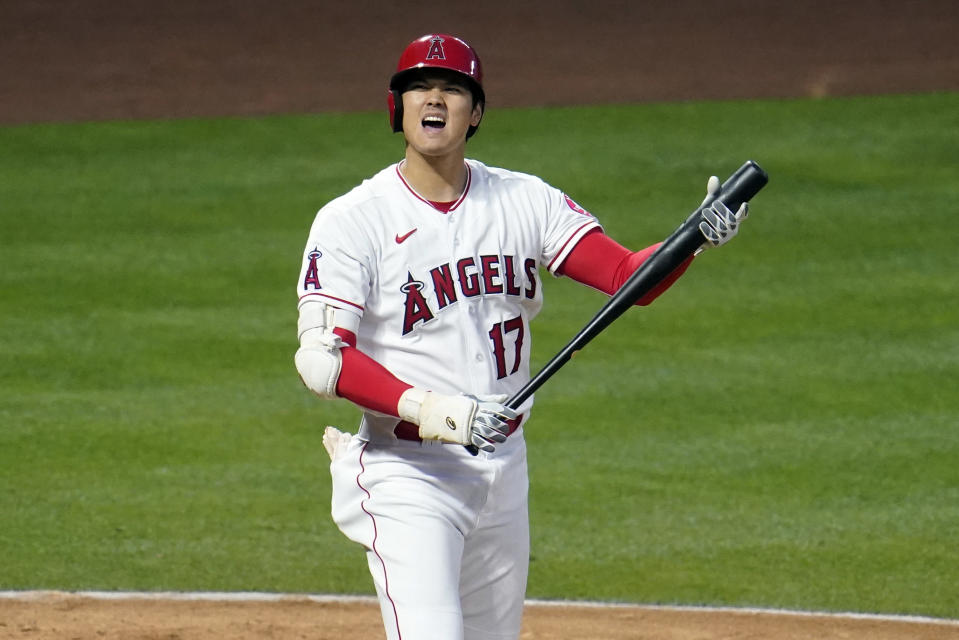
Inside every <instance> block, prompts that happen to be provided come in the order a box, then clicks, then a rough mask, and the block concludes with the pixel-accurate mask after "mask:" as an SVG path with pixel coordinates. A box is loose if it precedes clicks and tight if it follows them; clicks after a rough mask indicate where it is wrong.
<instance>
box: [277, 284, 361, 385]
mask: <svg viewBox="0 0 959 640" xmlns="http://www.w3.org/2000/svg"><path fill="white" fill-rule="evenodd" d="M338 323H339V324H338ZM358 325H359V317H358V316H357V315H356V314H353V313H350V312H348V311H343V310H342V309H336V308H334V307H331V306H329V305H327V304H325V303H323V302H320V301H318V300H307V301H305V302H303V303H301V304H300V317H299V320H298V321H297V329H298V331H297V333H298V337H299V339H300V348H299V349H298V350H297V352H296V355H295V356H293V361H294V363H295V364H296V370H297V372H299V374H300V379H301V380H302V381H303V384H305V385H306V387H307V388H308V389H309V390H310V391H312V392H313V393H315V394H316V395H318V396H320V397H321V398H335V397H336V383H337V381H338V380H339V379H340V370H341V369H342V368H343V356H342V355H341V354H340V349H341V348H342V346H343V340H342V339H341V338H340V337H339V336H338V335H336V334H335V333H333V328H334V327H336V326H341V327H343V328H345V329H348V330H350V331H352V332H353V333H355V332H356V329H357V327H358Z"/></svg>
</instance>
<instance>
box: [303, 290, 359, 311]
mask: <svg viewBox="0 0 959 640" xmlns="http://www.w3.org/2000/svg"><path fill="white" fill-rule="evenodd" d="M310 296H320V297H323V298H329V299H330V300H336V301H337V302H342V303H343V304H348V305H350V306H351V307H356V308H357V309H359V310H360V311H363V305H359V304H356V303H355V302H350V301H349V300H344V299H343V298H337V297H336V296H331V295H329V294H327V293H320V292H319V291H311V292H310V293H307V294H304V295H302V296H300V301H302V300H303V298H308V297H310Z"/></svg>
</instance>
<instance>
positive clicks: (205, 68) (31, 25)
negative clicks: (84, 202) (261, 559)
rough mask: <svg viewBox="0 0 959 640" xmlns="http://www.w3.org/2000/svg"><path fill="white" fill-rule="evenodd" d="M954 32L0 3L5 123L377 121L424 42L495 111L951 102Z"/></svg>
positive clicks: (649, 615)
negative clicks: (454, 64) (442, 50)
mask: <svg viewBox="0 0 959 640" xmlns="http://www.w3.org/2000/svg"><path fill="white" fill-rule="evenodd" d="M957 25H959V2H956V1H955V0H923V1H915V0H914V1H911V2H910V1H908V0H905V1H900V2H890V1H888V0H856V1H843V0H805V1H804V2H789V3H787V2H768V1H765V0H719V1H717V2H711V3H707V2H703V0H669V1H645V2H632V1H630V0H590V1H589V2H574V1H572V0H531V1H530V2H525V3H522V2H514V1H512V0H511V1H509V2H507V1H505V0H488V1H486V2H483V3H461V4H458V5H455V6H441V7H437V6H432V3H419V2H417V3H414V2H410V1H409V0H394V1H393V2H390V3H382V2H376V1H374V0H353V1H352V2H318V1H308V0H286V1H284V0H273V1H266V0H203V1H202V2H192V1H190V2H188V1H186V0H169V1H165V2H158V1H156V0H127V1H124V2H117V1H115V0H17V1H10V2H2V3H0V124H22V123H31V122H46V121H78V120H105V119H126V118H168V117H192V116H221V115H260V114H273V113H314V112H324V111H352V110H373V109H383V107H384V105H385V85H386V82H387V77H388V75H389V72H390V71H391V70H392V67H393V65H394V64H395V60H396V57H397V55H398V52H399V51H400V50H401V48H402V47H403V46H404V45H405V44H406V43H407V42H409V41H410V40H411V39H412V38H414V37H416V36H419V35H421V34H422V33H425V32H427V31H434V30H435V31H450V32H455V33H457V34H460V35H462V36H464V37H465V38H467V39H468V40H470V41H471V42H472V43H473V44H474V45H476V46H477V48H478V49H479V51H480V53H481V55H482V57H483V61H484V64H485V70H486V78H487V79H486V82H485V84H486V88H487V95H488V97H489V106H490V107H491V108H493V109H495V108H501V107H509V106H526V105H561V104H599V103H609V102H642V101H662V100H685V99H727V98H750V97H793V96H814V97H820V96H827V95H853V94H878V93H888V92H896V93H899V92H922V91H933V90H959V46H957V44H956V42H957V40H956V35H955V31H956V26H957ZM383 127H384V135H388V134H387V127H386V118H385V115H384V120H383ZM2 579H3V578H2V575H0V580H2ZM3 586H9V585H3V584H2V583H0V587H3ZM90 586H91V587H96V586H97V585H90ZM382 637H383V631H382V625H381V622H380V619H379V616H378V613H377V610H376V608H375V606H374V605H372V604H370V603H364V602H333V601H325V602H317V601H311V600H304V599H302V598H301V599H295V598H290V599H284V600H280V601H270V602H250V601H248V602H230V601H216V602H214V601H191V600H185V599H166V600H162V599H153V600H145V599H125V600H104V599H90V598H82V597H77V596H70V595H66V594H45V595H42V596H41V595H35V596H31V597H27V598H2V599H0V638H12V639H17V640H48V639H49V640H53V639H54V638H56V639H57V640H61V639H67V640H71V639H77V640H85V639H88V638H89V639H97V640H112V639H117V640H119V639H123V640H133V639H144V640H221V639H227V638H229V639H231V640H244V639H247V638H250V639H252V638H283V639H299V638H310V639H312V640H321V639H327V638H329V639H331V640H332V639H337V640H341V639H343V638H349V639H351V640H365V639H367V638H382ZM522 638H524V639H526V640H548V639H553V638H557V639H558V638H563V639H565V640H576V639H584V640H585V639H590V640H619V639H626V638H629V639H633V640H660V639H662V640H667V639H668V640H693V639H696V640H711V639H719V638H737V639H759V638H762V639H772V640H792V639H797V640H798V639H800V638H802V639H804V640H805V639H807V638H817V639H820V640H830V639H837V640H838V639H840V638H841V639H843V640H867V639H868V640H906V639H907V638H908V639H909V640H945V639H947V638H949V639H953V640H955V639H957V638H959V626H957V625H955V624H935V623H931V622H921V621H911V622H910V621H902V620H891V619H875V618H872V619H859V618H839V617H822V616H820V617H817V616H796V615H776V614H770V613H763V614H761V613H758V612H752V613H749V612H728V611H726V612H724V611H706V610H700V611H691V610H667V609H654V608H627V607H615V608H597V607H575V606H569V607H557V606H543V605H531V606H529V607H528V610H527V615H526V619H525V623H524V628H523V634H522Z"/></svg>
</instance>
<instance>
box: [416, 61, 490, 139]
mask: <svg viewBox="0 0 959 640" xmlns="http://www.w3.org/2000/svg"><path fill="white" fill-rule="evenodd" d="M482 117H483V110H482V107H480V106H479V105H475V106H474V105H473V94H472V93H471V92H470V90H469V87H468V86H466V84H465V83H463V82H462V81H460V80H458V79H457V78H456V77H450V76H447V75H443V74H423V75H421V76H419V77H417V78H415V79H414V80H413V81H412V82H411V83H410V84H409V85H408V86H407V88H406V90H405V91H404V92H403V133H404V135H405V136H406V141H407V142H408V143H409V145H410V146H411V147H413V148H414V149H415V150H416V151H417V152H418V153H420V154H422V155H425V156H441V155H447V154H449V153H452V152H455V151H457V150H459V151H460V153H462V150H463V148H464V147H465V145H466V132H467V130H469V127H470V126H471V125H472V126H477V125H479V122H480V119H481V118H482Z"/></svg>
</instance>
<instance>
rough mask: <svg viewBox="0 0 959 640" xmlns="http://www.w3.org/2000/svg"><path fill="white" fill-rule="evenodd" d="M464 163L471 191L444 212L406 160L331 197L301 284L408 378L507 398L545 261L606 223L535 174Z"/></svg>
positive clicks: (517, 379) (375, 425) (373, 428)
mask: <svg viewBox="0 0 959 640" xmlns="http://www.w3.org/2000/svg"><path fill="white" fill-rule="evenodd" d="M466 166H467V169H468V172H467V183H466V188H465V189H464V192H463V194H462V195H461V196H460V198H459V199H458V200H457V201H456V202H455V203H453V204H452V206H451V207H450V208H449V211H448V212H446V213H444V212H442V211H440V210H438V209H437V208H435V207H434V206H433V205H432V204H430V203H429V202H428V201H427V200H425V199H424V198H423V197H421V196H420V195H419V194H417V193H416V191H415V190H414V189H413V188H412V187H411V186H410V185H409V184H408V183H407V182H406V181H405V179H404V178H403V176H402V173H401V172H400V167H401V164H400V163H398V164H394V165H391V166H389V167H387V168H386V169H384V170H382V171H380V172H379V173H378V174H376V175H375V176H373V177H372V178H370V179H368V180H365V181H364V182H363V183H362V184H361V185H359V186H358V187H356V188H355V189H353V190H352V191H350V192H349V193H347V194H346V195H343V196H341V197H339V198H337V199H335V200H333V201H331V202H330V203H329V204H327V205H326V206H324V207H323V208H322V209H321V210H320V211H319V213H318V214H317V216H316V219H315V221H314V223H313V225H312V228H311V230H310V236H309V240H308V242H307V245H306V249H305V251H304V259H303V265H302V269H301V272H300V280H299V292H298V293H299V295H300V297H301V298H303V297H304V296H317V297H318V298H320V299H321V300H323V301H324V302H326V303H327V304H329V305H332V306H335V307H339V308H342V309H347V310H350V311H353V312H355V313H356V314H359V315H360V316H361V318H362V319H361V321H360V325H359V332H358V334H357V345H356V346H357V348H359V349H360V350H361V351H362V352H364V353H365V354H367V355H369V356H370V357H371V358H373V359H374V360H376V361H377V362H379V363H380V364H382V365H383V366H385V367H386V368H387V369H388V370H389V371H391V372H392V373H393V374H394V375H396V376H397V377H398V378H400V379H401V380H403V381H404V382H407V383H409V384H412V385H414V386H417V387H423V388H426V389H430V390H435V391H438V392H442V393H450V394H456V393H470V394H474V395H484V394H507V395H510V394H512V393H514V392H516V391H518V390H519V389H520V388H522V386H523V385H524V384H526V382H528V380H529V376H530V372H529V354H530V333H529V323H530V320H532V318H533V317H534V316H535V315H536V314H537V313H538V312H539V310H540V308H541V306H542V303H543V291H542V283H541V281H540V276H539V269H540V267H545V268H546V269H548V270H549V271H550V272H555V270H556V269H557V268H558V267H559V265H560V264H562V262H563V260H564V259H565V258H566V256H567V255H568V253H569V251H570V250H571V249H572V247H573V246H575V244H576V243H577V242H578V240H579V239H580V238H582V236H583V235H584V234H586V233H587V232H588V231H590V230H592V229H594V228H597V227H599V223H598V222H597V220H596V218H594V217H593V216H592V215H591V214H589V213H588V212H586V211H585V210H584V209H582V208H581V207H579V206H578V205H577V204H576V203H575V202H573V201H572V200H571V199H570V198H569V197H568V196H566V195H565V194H563V193H562V192H561V191H559V190H558V189H556V188H554V187H551V186H550V185H548V184H546V183H545V182H543V181H542V180H541V179H539V178H536V177H534V176H530V175H526V174H522V173H517V172H513V171H507V170H504V169H498V168H492V167H487V166H485V165H484V164H482V163H480V162H477V161H475V160H466ZM531 404H532V399H530V400H527V402H526V404H525V405H524V406H523V407H520V412H522V413H524V414H525V415H529V408H530V406H531ZM396 422H397V421H396V419H395V418H385V417H383V416H378V415H377V414H373V413H367V414H365V416H364V420H363V423H362V425H361V428H360V436H362V437H365V438H366V439H377V436H378V435H382V434H384V433H386V432H391V431H392V429H393V427H394V426H395V425H396Z"/></svg>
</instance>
